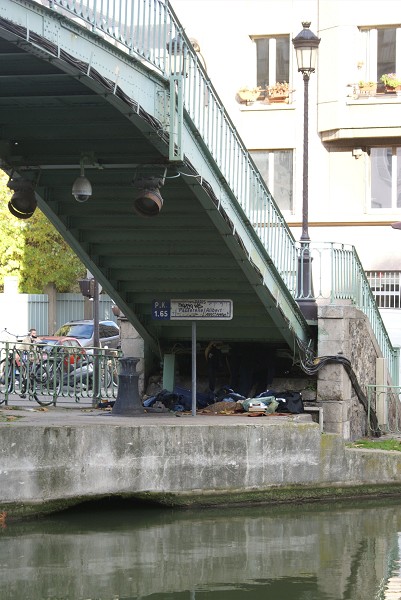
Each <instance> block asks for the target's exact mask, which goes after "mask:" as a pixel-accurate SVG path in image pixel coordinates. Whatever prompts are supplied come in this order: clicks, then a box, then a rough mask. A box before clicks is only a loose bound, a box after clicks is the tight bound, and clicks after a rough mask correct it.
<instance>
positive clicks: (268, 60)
mask: <svg viewBox="0 0 401 600" xmlns="http://www.w3.org/2000/svg"><path fill="white" fill-rule="evenodd" d="M254 41H255V44H256V81H257V85H258V86H260V87H262V88H265V87H266V86H268V85H272V84H273V83H277V82H278V81H279V82H283V81H287V82H288V81H289V76H290V36H289V35H278V36H269V37H260V38H254Z"/></svg>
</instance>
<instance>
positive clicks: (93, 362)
mask: <svg viewBox="0 0 401 600" xmlns="http://www.w3.org/2000/svg"><path fill="white" fill-rule="evenodd" d="M121 354H122V353H121V351H120V350H111V349H108V348H77V347H67V346H62V345H60V346H56V345H53V346H49V345H41V344H40V343H38V344H24V343H22V342H12V343H11V342H0V404H3V403H4V404H8V403H9V401H12V399H13V398H15V397H22V398H25V397H26V398H29V399H30V400H34V401H36V402H37V403H38V404H40V405H41V406H48V405H51V404H53V405H54V406H55V405H56V404H57V400H58V399H61V398H72V399H73V400H75V402H80V401H81V400H83V399H88V398H91V399H92V404H93V405H94V406H97V405H98V404H99V403H101V402H102V401H104V400H109V399H115V398H116V397H117V391H118V372H119V371H118V367H119V364H118V359H119V358H120V357H121Z"/></svg>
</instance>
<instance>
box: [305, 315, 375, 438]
mask: <svg viewBox="0 0 401 600" xmlns="http://www.w3.org/2000/svg"><path fill="white" fill-rule="evenodd" d="M338 354H340V355H342V356H344V358H347V359H348V360H349V361H350V362H351V367H352V369H353V371H354V372H355V375H356V377H357V380H358V382H359V384H360V386H361V388H362V390H364V389H365V386H366V384H374V383H375V380H376V359H377V356H378V355H379V354H380V351H379V349H378V346H377V343H376V341H375V339H374V336H373V333H372V331H371V328H370V325H369V322H368V320H367V317H366V315H364V314H363V313H362V312H361V311H360V310H358V309H357V308H356V307H355V306H353V305H351V304H345V303H344V304H341V305H329V304H326V305H320V306H319V309H318V356H321V357H324V356H336V355H338ZM317 400H318V401H319V402H321V404H322V406H323V414H324V431H325V432H327V433H337V434H339V435H341V436H342V437H343V439H345V440H351V439H356V438H357V437H362V436H363V435H366V434H367V433H368V422H367V415H366V412H365V410H364V407H363V405H362V404H361V403H360V401H359V399H358V397H357V395H356V393H355V391H354V389H353V387H352V385H351V380H350V378H349V375H348V373H347V371H346V369H345V368H344V366H343V365H342V364H341V363H336V362H332V363H329V364H327V365H325V366H324V367H322V369H321V370H320V371H319V372H318V381H317Z"/></svg>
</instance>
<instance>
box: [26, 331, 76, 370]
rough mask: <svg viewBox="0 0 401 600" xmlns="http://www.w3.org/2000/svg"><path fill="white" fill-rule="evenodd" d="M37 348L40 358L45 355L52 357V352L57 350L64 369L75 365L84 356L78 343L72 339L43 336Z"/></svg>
mask: <svg viewBox="0 0 401 600" xmlns="http://www.w3.org/2000/svg"><path fill="white" fill-rule="evenodd" d="M38 347H40V350H41V353H42V358H43V356H44V354H45V353H47V354H49V355H52V356H54V351H55V350H56V349H57V355H60V356H61V355H62V356H63V362H64V365H65V367H67V366H68V365H75V364H76V363H78V362H80V361H81V360H82V359H83V358H84V357H85V355H86V352H85V349H84V347H83V346H82V344H81V343H80V341H79V340H77V339H76V338H73V337H66V336H56V335H43V336H41V337H40V339H39V343H38Z"/></svg>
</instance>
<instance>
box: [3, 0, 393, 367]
mask: <svg viewBox="0 0 401 600" xmlns="http://www.w3.org/2000/svg"><path fill="white" fill-rule="evenodd" d="M0 78H1V86H0V167H1V168H2V169H3V170H4V171H5V172H6V173H7V174H8V175H9V177H10V182H9V186H10V188H11V189H12V190H13V191H14V196H16V197H18V196H19V198H20V203H19V204H18V202H17V201H16V205H17V206H16V211H15V210H14V214H16V213H17V216H19V217H21V216H22V217H23V218H25V217H29V214H30V213H32V210H34V208H35V205H36V203H37V205H38V206H39V208H40V209H41V210H42V211H43V212H44V213H45V214H46V216H47V217H48V218H49V219H50V221H51V222H52V223H53V224H54V226H55V227H56V228H57V230H58V231H59V232H60V233H61V234H62V235H63V237H64V238H65V239H66V240H67V241H68V243H69V244H70V245H71V247H72V248H73V249H74V250H75V252H76V254H77V255H78V256H79V257H80V259H81V260H82V261H83V263H84V264H85V265H86V267H87V268H88V270H89V271H90V272H91V273H92V274H93V275H94V277H95V278H96V280H97V281H98V282H99V283H100V284H101V285H102V287H103V289H104V290H105V291H106V292H107V293H108V294H109V295H110V296H111V297H112V298H113V300H114V301H115V302H116V304H117V305H118V306H119V308H120V309H121V310H122V311H123V313H124V314H125V315H126V317H127V318H128V319H129V321H130V322H131V323H132V324H133V325H134V327H135V328H136V329H137V331H138V333H139V334H140V335H141V336H142V337H143V338H144V340H145V342H146V344H147V345H148V347H149V348H151V349H152V350H153V351H155V352H157V353H158V354H159V353H163V352H166V351H169V349H170V348H171V347H172V346H174V344H176V343H180V342H182V341H188V340H189V339H190V337H191V331H190V327H189V326H188V325H189V324H188V322H186V321H185V320H171V319H164V320H163V319H157V318H155V313H154V303H155V301H167V302H168V301H171V300H177V299H195V300H196V299H205V300H208V299H209V300H215V299H218V300H221V299H229V300H231V301H232V307H233V317H232V319H230V320H202V321H199V323H198V329H197V337H198V339H199V340H204V341H209V340H214V339H221V340H224V341H227V342H230V343H236V342H238V343H252V344H265V345H268V346H269V347H272V348H287V349H289V350H290V351H291V352H293V353H294V355H295V356H297V355H298V353H299V352H304V351H305V348H312V347H313V346H314V342H315V338H316V327H315V325H316V321H315V320H307V319H306V318H305V317H304V315H303V313H302V311H301V310H300V308H299V306H300V300H305V299H308V298H309V297H311V294H312V293H311V290H310V289H309V286H308V284H307V283H306V284H305V282H303V279H304V278H303V277H302V276H301V277H299V268H298V264H302V261H300V256H299V248H298V246H297V243H296V242H295V240H294V238H293V235H292V234H291V231H290V229H289V228H288V226H287V224H286V222H285V220H284V218H283V216H282V215H281V213H280V211H279V209H278V207H277V206H276V204H275V202H274V199H273V198H272V196H271V194H270V192H269V190H268V188H267V187H266V185H265V183H264V181H263V179H262V177H261V175H260V174H259V172H258V170H257V168H256V166H255V165H254V163H253V161H252V159H251V157H250V155H249V154H248V152H247V150H246V148H245V146H244V144H243V142H242V140H241V138H240V136H239V135H238V132H237V131H236V129H235V127H234V125H233V123H232V121H231V120H230V118H229V116H228V115H227V113H226V111H225V108H224V106H223V104H222V102H221V101H220V99H219V96H218V94H217V93H216V91H215V89H214V87H213V85H212V83H211V81H210V79H209V77H208V75H207V73H206V71H205V70H204V68H203V66H202V61H201V60H200V59H199V55H198V54H197V52H196V45H193V43H191V41H190V40H189V39H188V38H187V36H186V34H185V31H184V29H183V27H182V25H181V24H180V23H179V21H178V19H177V18H176V16H175V14H174V11H173V9H172V7H171V5H170V2H168V0H131V1H129V2H128V1H127V2H125V1H124V2H123V1H121V2H118V1H115V2H110V1H108V0H42V2H38V1H34V0H2V2H1V5H0ZM78 177H82V178H83V179H81V180H80V182H81V183H82V181H83V180H84V184H85V185H86V186H87V185H88V183H89V182H90V186H91V190H90V193H88V192H89V190H88V188H87V187H85V185H84V189H79V190H78V192H77V189H75V191H76V192H77V194H76V196H77V198H78V200H80V201H77V200H76V199H75V198H74V196H73V195H72V186H73V184H74V182H76V179H77V178H78ZM78 183H79V182H78ZM77 185H78V184H77ZM27 198H28V200H27ZM82 200H86V201H82ZM24 202H25V204H24ZM14 209H15V206H14ZM21 212H22V214H21ZM19 213H20V214H19ZM313 252H314V253H315V254H314V259H313V270H314V278H315V290H314V296H315V297H317V298H318V299H319V298H323V297H324V298H325V301H328V302H335V301H337V300H338V299H340V300H342V299H344V300H351V301H353V302H355V303H356V304H357V305H358V306H360V307H361V308H362V310H364V311H365V313H366V314H368V315H369V318H370V320H371V323H372V327H373V329H374V331H375V333H376V336H377V338H378V341H379V344H380V346H381V348H382V352H383V355H384V356H386V357H388V358H389V359H390V362H391V361H393V359H394V349H393V348H392V346H391V343H390V341H389V339H388V336H387V333H386V331H385V329H384V326H383V323H382V321H381V318H380V315H379V313H378V311H377V308H376V305H375V303H374V299H373V297H372V294H371V292H370V289H369V286H368V283H367V280H366V278H365V276H364V272H363V269H362V266H361V264H360V262H359V260H358V257H357V255H356V254H355V252H354V250H353V249H352V248H345V247H343V246H340V245H336V244H327V245H325V247H322V248H317V249H314V248H312V254H313ZM322 274H324V275H325V278H326V281H325V283H324V282H323V278H322V277H321V275H322ZM315 275H316V277H315ZM300 281H301V282H303V283H302V284H300Z"/></svg>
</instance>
